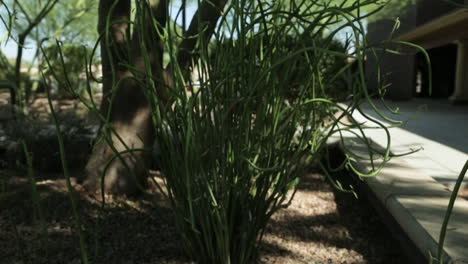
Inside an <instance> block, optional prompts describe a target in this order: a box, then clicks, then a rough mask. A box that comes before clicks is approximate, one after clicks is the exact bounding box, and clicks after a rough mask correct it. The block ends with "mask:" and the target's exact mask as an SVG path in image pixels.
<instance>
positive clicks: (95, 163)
mask: <svg viewBox="0 0 468 264" xmlns="http://www.w3.org/2000/svg"><path fill="white" fill-rule="evenodd" d="M184 2H185V1H184ZM226 2H227V0H215V1H202V2H201V3H200V5H199V8H198V10H197V11H196V13H195V15H194V17H193V18H192V21H191V22H190V24H189V26H188V29H187V31H185V32H184V35H183V36H182V40H181V42H180V45H179V47H177V49H176V50H177V51H178V53H177V58H178V61H179V65H181V68H182V69H187V68H188V67H189V66H190V63H191V61H192V59H193V57H194V56H195V55H196V44H197V38H194V36H196V35H197V34H202V35H203V39H205V40H206V41H208V40H209V38H210V36H211V34H213V31H214V28H215V26H216V22H217V21H218V19H219V17H220V15H221V11H222V10H223V8H224V6H225V5H226ZM139 3H140V4H143V5H148V6H147V7H148V8H141V6H139V5H137V4H135V3H133V4H134V8H135V10H136V14H135V18H134V21H132V22H133V23H130V19H131V11H132V1H130V0H117V1H112V0H101V1H99V22H98V32H99V34H100V35H101V57H102V72H103V100H102V103H101V114H102V115H103V116H105V117H107V118H108V122H109V125H108V126H104V127H103V129H102V130H101V137H100V139H98V140H97V143H96V145H95V148H94V150H93V153H92V155H91V157H90V159H89V162H88V164H87V166H86V175H87V181H86V186H88V187H90V188H91V189H98V188H99V187H101V178H102V177H104V179H105V181H104V182H103V184H104V186H105V190H106V191H109V192H120V193H122V192H123V193H134V192H137V191H138V185H144V182H145V179H146V174H147V167H148V165H149V162H150V157H151V147H152V145H153V142H154V131H153V128H152V127H153V126H152V119H151V115H150V105H149V103H148V101H147V100H146V97H145V92H146V91H144V90H142V89H141V85H140V84H139V83H138V81H137V80H136V77H138V76H135V75H134V74H133V73H132V72H130V71H129V70H128V67H126V66H127V65H131V66H132V67H135V68H137V69H139V70H142V71H145V70H147V69H151V71H152V76H153V77H154V80H146V81H155V82H156V83H157V84H158V85H159V87H158V92H159V96H160V97H162V98H165V92H166V90H167V88H168V87H171V85H172V84H171V78H170V74H169V72H170V69H171V67H172V65H166V66H165V67H164V65H163V55H164V49H163V45H162V43H161V39H160V37H159V36H160V35H159V34H158V30H161V31H162V30H165V28H166V27H167V26H168V23H167V22H168V12H167V10H168V4H169V3H168V1H166V0H161V1H148V2H146V1H141V2H139ZM148 12H151V13H152V14H151V15H150V14H148ZM151 18H153V19H154V21H153V20H151ZM142 46H143V47H145V48H146V50H142V49H141V48H140V47H142ZM145 58H149V59H150V61H145ZM147 63H149V64H150V65H146V64H147ZM110 131H114V132H115V133H112V135H110ZM129 148H130V149H133V150H134V151H132V152H131V153H126V154H121V155H118V156H119V157H118V158H115V155H116V153H120V152H125V151H127V150H128V149H129ZM109 162H110V164H109V165H108V163H109ZM105 169H106V170H105ZM104 170H105V171H104Z"/></svg>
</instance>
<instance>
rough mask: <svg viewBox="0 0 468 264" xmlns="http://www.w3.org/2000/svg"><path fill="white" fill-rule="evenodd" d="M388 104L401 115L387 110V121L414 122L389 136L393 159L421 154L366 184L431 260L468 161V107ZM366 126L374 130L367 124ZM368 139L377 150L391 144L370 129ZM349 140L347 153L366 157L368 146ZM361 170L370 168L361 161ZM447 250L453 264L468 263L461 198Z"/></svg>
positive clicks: (467, 217)
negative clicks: (409, 153) (454, 192)
mask: <svg viewBox="0 0 468 264" xmlns="http://www.w3.org/2000/svg"><path fill="white" fill-rule="evenodd" d="M389 104H390V106H391V107H392V108H393V107H396V106H398V107H399V111H400V114H399V115H392V114H391V113H390V112H389V111H387V110H385V111H383V113H385V114H386V115H389V116H390V117H391V118H394V119H398V120H405V119H408V118H412V120H410V121H409V122H408V123H407V124H405V125H404V126H402V127H400V128H391V129H390V130H389V131H390V134H391V152H392V154H394V155H398V154H401V153H405V152H408V151H410V150H412V149H419V148H420V149H421V150H420V151H418V152H416V153H413V154H411V155H407V156H402V157H394V158H393V159H392V160H391V161H390V162H389V163H388V164H387V166H386V167H385V168H384V169H383V170H382V171H381V173H380V174H379V175H378V176H377V177H375V178H371V179H368V180H367V181H366V182H367V184H368V186H369V187H370V189H371V190H372V192H374V194H375V196H376V197H377V198H378V199H379V200H380V202H381V204H382V206H384V207H385V209H386V210H387V211H388V212H389V213H390V214H391V215H392V216H393V218H394V219H395V220H396V221H397V222H398V224H399V225H400V226H401V228H402V229H403V230H404V231H405V232H406V234H407V235H408V237H409V238H410V239H411V240H412V241H413V243H414V244H415V245H416V246H417V247H418V248H419V250H420V251H421V253H423V254H424V255H425V256H426V257H429V254H430V255H432V256H437V246H438V240H439V233H440V228H441V224H442V221H443V219H444V216H445V210H446V207H447V204H448V201H449V198H450V194H451V191H450V189H451V188H452V187H453V185H454V184H455V182H456V179H457V177H458V175H459V173H460V171H461V169H462V167H463V165H464V164H465V162H466V161H467V160H468V106H466V105H465V106H462V105H452V104H450V102H448V101H446V100H429V99H414V100H412V101H408V102H398V103H392V102H390V103H389ZM379 108H380V109H383V107H382V106H379ZM364 112H365V113H366V114H367V115H369V116H371V117H373V118H376V119H377V120H379V121H382V122H383V119H382V118H381V117H379V116H378V115H377V113H375V111H373V110H372V109H371V107H370V106H365V107H364ZM353 117H354V118H355V119H356V120H357V121H358V122H364V121H366V119H365V118H364V117H363V116H362V115H360V114H355V115H354V116H353ZM384 123H386V124H389V123H388V122H384ZM367 124H369V125H370V123H369V122H368V121H367ZM366 134H367V136H368V137H369V138H370V139H371V140H372V142H373V143H374V144H376V145H378V146H381V147H382V146H386V145H387V143H388V142H387V137H386V134H385V132H384V131H383V130H382V129H368V130H366ZM345 137H346V140H345V147H346V148H348V149H350V150H352V151H354V152H355V153H357V154H358V155H365V153H366V150H365V147H364V145H363V142H359V140H357V139H356V138H355V137H354V136H352V134H346V135H345ZM335 140H336V138H335ZM359 153H360V154H359ZM375 165H379V162H378V161H377V162H376V164H375ZM356 166H357V167H359V168H360V169H361V170H364V171H366V170H369V169H370V166H371V164H370V162H369V161H363V160H361V161H358V162H357V163H356ZM467 183H468V179H465V185H466V184H467ZM463 188H465V187H463ZM444 250H445V252H446V253H447V255H448V258H447V259H446V260H447V262H448V263H468V200H465V199H462V198H459V199H457V201H456V203H455V207H454V212H453V214H452V216H451V219H450V222H449V226H448V231H447V236H446V241H445V246H444Z"/></svg>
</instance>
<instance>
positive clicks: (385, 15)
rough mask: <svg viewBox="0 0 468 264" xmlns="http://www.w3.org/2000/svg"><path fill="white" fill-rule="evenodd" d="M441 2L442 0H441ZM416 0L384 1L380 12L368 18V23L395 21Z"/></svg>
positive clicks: (403, 14)
mask: <svg viewBox="0 0 468 264" xmlns="http://www.w3.org/2000/svg"><path fill="white" fill-rule="evenodd" d="M441 1H442V0H441ZM415 4H416V0H385V1H382V2H381V3H380V5H383V8H382V10H381V11H380V12H379V13H377V14H376V15H375V16H372V17H370V18H369V22H373V21H377V20H380V19H391V20H393V19H397V18H400V17H403V16H405V14H406V11H407V10H408V8H409V7H410V6H414V5H415Z"/></svg>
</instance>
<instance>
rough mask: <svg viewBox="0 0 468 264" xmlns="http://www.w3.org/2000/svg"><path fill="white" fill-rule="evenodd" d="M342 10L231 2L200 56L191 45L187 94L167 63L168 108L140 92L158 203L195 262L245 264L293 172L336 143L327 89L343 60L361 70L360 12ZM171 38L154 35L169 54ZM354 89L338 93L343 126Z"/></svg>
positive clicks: (359, 89) (360, 87)
mask: <svg viewBox="0 0 468 264" xmlns="http://www.w3.org/2000/svg"><path fill="white" fill-rule="evenodd" d="M345 2H346V1H344V2H342V4H341V5H339V4H331V3H326V2H319V1H288V2H287V4H286V2H284V1H268V2H264V1H241V0H238V1H231V2H230V4H229V5H228V7H227V8H226V9H225V14H226V17H227V19H224V20H222V21H221V22H220V23H219V24H218V26H217V28H216V30H215V34H214V37H213V38H212V40H211V45H208V43H206V42H205V41H204V40H203V39H202V38H199V39H198V45H199V49H198V51H199V54H198V56H197V59H196V60H195V61H194V62H193V64H194V67H193V71H195V72H196V75H197V76H198V79H199V80H198V86H199V87H197V89H194V90H192V91H190V92H188V91H187V89H186V86H187V84H190V80H188V79H187V77H186V74H184V71H185V70H186V69H180V68H178V63H177V60H176V54H174V55H173V56H171V58H170V60H169V64H171V65H173V68H172V69H171V72H170V74H171V75H172V79H173V81H174V86H173V87H171V88H169V89H168V97H169V99H168V101H162V100H161V99H160V97H158V96H157V92H156V89H155V87H157V85H158V83H156V85H153V84H154V83H151V82H149V83H148V82H142V83H145V84H147V87H146V90H147V91H148V93H147V95H148V98H149V100H150V102H151V103H152V105H153V119H154V125H155V132H156V137H157V141H158V143H159V146H160V148H161V153H164V154H163V155H161V161H160V163H161V170H162V172H163V174H164V176H165V179H166V182H167V186H168V193H167V195H168V197H169V199H170V202H171V206H172V208H173V209H174V212H175V218H176V224H177V227H178V229H179V231H180V234H181V236H182V238H183V241H184V242H185V248H186V250H187V252H188V253H189V254H190V256H192V257H193V258H194V260H196V261H197V263H251V262H252V261H253V260H254V259H255V257H256V253H257V252H256V250H257V246H258V242H259V241H260V240H261V239H262V235H263V232H264V230H265V227H266V225H267V223H268V221H269V219H270V217H271V216H272V214H274V213H275V212H276V211H278V210H279V209H281V208H284V207H286V206H288V204H289V202H290V200H291V199H292V198H293V196H294V190H295V186H296V184H297V182H298V181H299V179H300V175H301V173H303V171H304V166H302V165H303V164H304V163H302V162H301V161H303V159H304V157H306V159H307V160H315V159H318V157H319V153H320V152H321V150H322V149H323V148H324V146H325V144H326V141H327V139H328V138H329V137H330V135H332V134H333V133H336V132H338V130H339V129H338V126H337V124H338V120H337V119H336V118H335V117H334V114H335V113H336V110H337V109H339V108H340V105H338V104H337V102H336V101H334V100H333V96H332V95H333V89H334V86H333V82H334V81H335V80H336V79H337V78H338V77H340V76H341V74H343V72H345V71H346V70H347V69H348V68H349V65H348V64H347V63H345V61H346V59H348V58H352V59H354V60H356V61H357V63H359V64H360V65H361V66H362V63H363V60H364V55H363V51H364V49H363V46H361V45H362V44H360V41H361V39H362V37H363V35H362V34H363V30H362V27H360V25H359V20H360V18H359V17H358V16H357V15H356V13H357V12H356V11H357V9H359V8H360V6H361V4H359V2H354V5H352V6H346V5H345ZM343 21H345V23H343ZM346 21H347V22H346ZM345 27H348V28H351V29H352V30H354V33H355V36H354V38H355V39H354V40H353V41H354V45H355V47H356V49H355V50H356V51H355V52H354V53H353V54H348V53H347V51H346V49H345V48H344V45H341V44H338V43H337V42H336V39H335V34H336V33H337V32H339V31H340V30H341V29H342V28H345ZM172 34H174V33H173V32H171V31H170V30H167V31H164V32H161V37H162V39H164V40H166V43H165V44H166V47H167V48H168V49H169V48H170V47H172V46H174V45H173V43H171V39H173V37H172ZM142 48H143V47H142ZM362 69H363V68H362V67H361V68H360V71H359V75H360V76H361V77H363V74H364V73H363V71H362ZM135 74H141V72H135ZM146 77H149V76H146ZM363 81H364V79H363V78H356V79H355V83H354V84H353V85H351V87H349V90H348V91H349V93H350V94H351V93H352V94H354V95H355V97H354V99H353V100H354V101H352V102H348V103H350V105H351V107H350V108H349V109H347V110H345V113H344V114H343V115H347V114H350V113H351V112H352V109H353V108H352V107H355V106H357V105H359V104H360V102H361V101H362V100H363V99H364V98H365V95H366V91H365V89H366V88H365V83H363ZM163 105H166V107H162V106H163ZM350 109H351V110H350Z"/></svg>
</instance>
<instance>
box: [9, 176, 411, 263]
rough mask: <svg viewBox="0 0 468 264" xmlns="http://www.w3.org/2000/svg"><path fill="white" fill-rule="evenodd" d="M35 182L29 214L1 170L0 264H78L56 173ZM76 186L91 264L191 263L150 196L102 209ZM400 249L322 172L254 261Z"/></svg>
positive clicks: (26, 200) (21, 179) (381, 255)
mask: <svg viewBox="0 0 468 264" xmlns="http://www.w3.org/2000/svg"><path fill="white" fill-rule="evenodd" d="M38 177H39V178H40V179H39V181H38V185H37V189H38V192H39V196H40V206H41V208H42V209H43V210H42V211H41V214H39V213H38V212H36V211H35V210H34V206H33V203H32V201H31V190H30V187H29V185H28V181H27V179H26V178H25V176H24V174H23V173H21V172H18V171H5V170H3V171H0V179H2V180H3V183H2V189H1V192H0V226H1V228H0V263H80V260H79V258H80V251H79V238H78V235H77V232H76V228H75V225H74V218H73V214H72V210H71V206H70V199H69V196H68V195H67V189H66V185H65V183H64V181H63V180H60V179H57V177H60V176H59V175H55V176H54V175H47V176H41V175H39V176H38ZM75 188H76V190H77V191H76V195H75V197H76V198H77V200H78V201H79V211H80V220H81V225H82V227H83V229H84V231H85V232H84V233H85V236H86V238H85V241H86V245H87V249H88V256H89V258H90V259H91V260H93V263H148V264H149V263H154V264H156V263H174V264H182V263H189V262H190V260H189V259H188V257H187V256H186V255H185V254H184V252H183V249H182V247H181V241H180V238H179V236H178V234H177V232H176V230H175V226H174V221H173V215H172V212H171V210H170V209H169V208H168V206H167V204H166V203H165V201H164V199H163V198H162V197H161V196H160V195H159V194H158V193H157V192H154V193H153V194H152V195H147V196H143V197H140V198H139V199H123V198H112V197H108V202H107V204H106V205H105V206H104V208H103V207H101V203H99V202H98V201H97V200H96V199H95V197H91V196H89V195H88V194H87V193H85V192H84V191H82V189H81V187H80V186H79V185H75ZM41 217H42V219H44V220H45V221H44V223H45V224H44V225H41V224H40V221H39V220H38V219H41ZM41 229H42V230H46V231H47V232H46V233H47V235H46V236H43V235H41V232H40V230H41ZM401 252H402V251H401V249H400V248H399V247H398V245H397V243H396V242H395V241H394V240H393V239H392V238H391V234H390V233H389V231H388V230H387V229H386V228H385V226H384V225H383V224H382V223H381V221H380V220H379V218H378V217H377V216H376V213H375V212H374V210H373V208H371V206H370V205H369V203H368V202H367V201H364V200H358V199H355V198H354V196H352V195H348V194H345V193H341V192H338V191H335V190H334V189H332V188H331V187H330V185H329V184H328V183H327V182H326V181H325V180H324V177H323V176H322V175H321V174H319V173H309V174H307V175H305V176H304V178H303V181H302V183H301V184H300V186H299V191H298V192H297V194H296V196H295V199H294V200H293V203H292V204H291V206H290V207H289V208H287V209H284V210H282V211H279V212H278V213H277V214H275V215H274V216H273V219H272V220H271V223H270V224H269V225H268V227H267V232H266V234H265V237H264V240H263V241H262V242H261V244H260V256H259V261H258V262H259V263H261V264H266V263H278V264H280V263H281V264H282V263H285V264H287V263H407V261H406V259H405V256H403V255H402V253H401Z"/></svg>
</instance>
